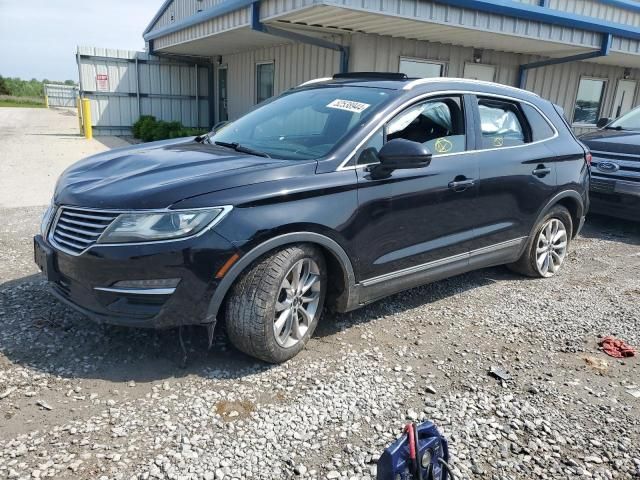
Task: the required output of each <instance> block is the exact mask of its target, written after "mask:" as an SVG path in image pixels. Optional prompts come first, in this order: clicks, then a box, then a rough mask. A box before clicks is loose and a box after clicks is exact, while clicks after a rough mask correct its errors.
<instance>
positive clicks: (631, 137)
mask: <svg viewBox="0 0 640 480" xmlns="http://www.w3.org/2000/svg"><path fill="white" fill-rule="evenodd" d="M580 140H581V141H582V142H583V143H584V144H585V145H586V146H587V147H589V148H590V149H591V150H593V151H596V152H597V151H600V152H611V153H627V154H632V155H633V154H636V155H637V154H638V148H639V147H640V132H635V131H634V132H632V131H624V130H607V129H603V130H598V131H597V132H592V133H587V134H585V135H582V136H580Z"/></svg>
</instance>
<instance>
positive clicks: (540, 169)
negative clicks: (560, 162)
mask: <svg viewBox="0 0 640 480" xmlns="http://www.w3.org/2000/svg"><path fill="white" fill-rule="evenodd" d="M550 173H551V169H550V168H547V167H545V166H544V165H538V166H537V167H536V168H535V169H534V170H533V172H531V174H532V175H535V176H536V177H539V178H542V177H546V176H547V175H549V174H550Z"/></svg>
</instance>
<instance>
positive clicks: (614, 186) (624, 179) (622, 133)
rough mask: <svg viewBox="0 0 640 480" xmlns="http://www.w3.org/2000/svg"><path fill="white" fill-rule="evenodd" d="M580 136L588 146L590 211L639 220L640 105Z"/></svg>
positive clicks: (605, 119)
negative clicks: (597, 128) (590, 166)
mask: <svg viewBox="0 0 640 480" xmlns="http://www.w3.org/2000/svg"><path fill="white" fill-rule="evenodd" d="M598 127H600V130H598V131H596V132H592V133H587V134H585V135H582V136H581V137H580V140H581V141H582V142H584V143H585V145H587V146H588V147H589V149H590V150H591V153H592V155H593V163H592V168H591V199H592V202H593V203H592V207H591V211H592V212H594V213H601V214H604V215H610V216H613V217H619V218H625V219H629V220H635V221H640V107H638V108H635V109H634V110H631V111H630V112H627V113H626V114H625V115H623V116H621V117H620V118H618V119H617V120H614V121H613V122H612V121H610V119H608V118H601V119H600V120H599V121H598Z"/></svg>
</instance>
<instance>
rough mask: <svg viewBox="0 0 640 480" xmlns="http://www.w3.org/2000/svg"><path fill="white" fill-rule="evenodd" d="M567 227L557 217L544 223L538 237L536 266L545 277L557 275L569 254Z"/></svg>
mask: <svg viewBox="0 0 640 480" xmlns="http://www.w3.org/2000/svg"><path fill="white" fill-rule="evenodd" d="M567 240H568V239H567V229H566V228H565V226H564V224H563V223H562V222H561V221H560V220H559V219H557V218H551V219H549V220H548V221H547V223H545V224H544V226H543V227H542V230H540V233H539V234H538V238H537V239H536V268H537V269H538V272H539V273H540V275H542V276H543V277H551V276H553V275H555V274H556V273H557V272H558V270H560V267H561V266H562V263H563V262H564V259H565V256H566V255H567Z"/></svg>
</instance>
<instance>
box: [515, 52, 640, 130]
mask: <svg viewBox="0 0 640 480" xmlns="http://www.w3.org/2000/svg"><path fill="white" fill-rule="evenodd" d="M535 60H537V58H534V57H525V58H524V59H523V63H524V62H529V61H535ZM624 70H625V69H624V68H622V67H615V66H610V65H600V64H597V63H593V62H573V63H565V64H560V65H553V66H549V67H542V68H536V69H532V70H530V71H529V73H528V75H527V84H526V88H527V90H531V91H533V92H536V93H537V94H539V95H540V96H542V97H544V98H546V99H548V100H550V101H552V102H553V103H556V104H558V105H560V106H561V107H562V108H564V110H565V113H566V115H567V118H568V119H569V121H571V120H572V119H573V109H574V106H575V100H576V95H577V93H578V83H579V81H580V78H581V77H594V78H602V79H604V80H606V81H607V84H606V86H605V95H604V102H603V104H602V105H603V107H602V112H601V115H602V116H609V115H611V110H612V108H613V100H614V96H615V91H616V88H617V84H618V80H620V79H622V78H623V75H624ZM630 72H631V76H630V77H629V79H630V80H636V81H638V85H639V86H640V70H637V69H632V70H631V71H630ZM637 92H638V91H637V90H636V97H635V99H634V105H637V104H638V93H637ZM593 128H595V127H576V128H574V130H575V131H576V133H584V132H586V131H590V130H593Z"/></svg>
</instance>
